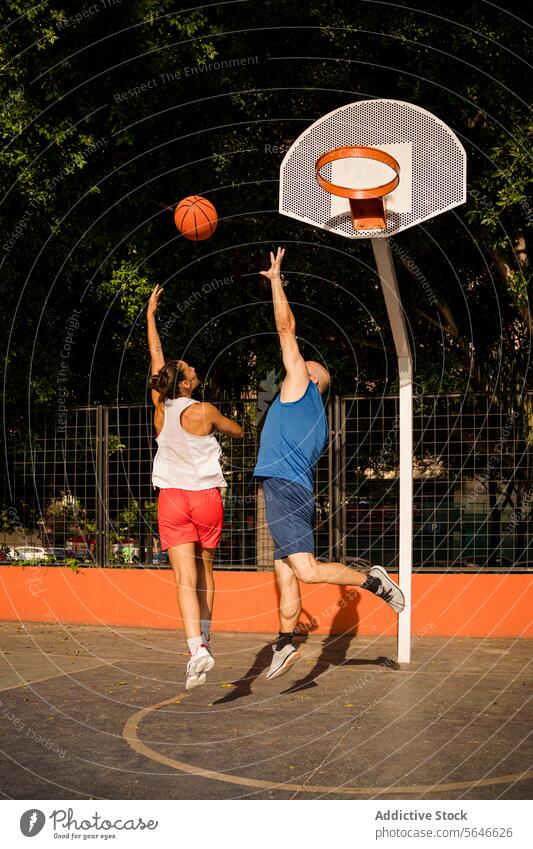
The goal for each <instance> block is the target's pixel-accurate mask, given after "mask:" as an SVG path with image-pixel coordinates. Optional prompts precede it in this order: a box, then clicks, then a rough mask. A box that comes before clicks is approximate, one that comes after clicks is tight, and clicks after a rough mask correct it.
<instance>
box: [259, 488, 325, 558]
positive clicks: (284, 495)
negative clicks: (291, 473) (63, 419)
mask: <svg viewBox="0 0 533 849" xmlns="http://www.w3.org/2000/svg"><path fill="white" fill-rule="evenodd" d="M263 492H264V494H265V513H266V520H267V524H268V527H269V530H270V533H271V534H272V539H273V540H274V545H275V551H274V557H275V558H276V560H281V558H282V557H287V556H288V555H289V554H298V552H301V551H305V552H307V551H308V552H310V553H311V554H314V553H315V538H314V534H313V525H314V522H315V498H314V495H313V493H312V492H311V491H310V490H309V489H306V488H305V487H304V486H302V485H301V484H299V483H295V482H294V481H287V480H284V479H283V478H265V479H264V480H263Z"/></svg>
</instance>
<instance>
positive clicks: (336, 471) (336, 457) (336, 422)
mask: <svg viewBox="0 0 533 849" xmlns="http://www.w3.org/2000/svg"><path fill="white" fill-rule="evenodd" d="M333 432H334V439H335V442H334V449H333V558H334V559H335V560H336V561H338V560H340V558H341V556H342V540H341V512H342V500H341V499H342V496H341V456H340V398H339V396H338V395H335V398H334V401H333Z"/></svg>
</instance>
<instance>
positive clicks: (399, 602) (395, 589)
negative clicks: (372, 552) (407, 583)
mask: <svg viewBox="0 0 533 849" xmlns="http://www.w3.org/2000/svg"><path fill="white" fill-rule="evenodd" d="M363 589H365V590H369V591H370V592H371V593H374V595H377V596H378V598H381V599H383V601H385V602H386V603H387V604H390V606H391V607H392V609H393V610H394V612H395V613H401V612H402V610H403V609H404V607H405V597H404V594H403V592H402V591H401V589H400V587H399V586H398V584H395V583H394V581H393V580H392V578H391V577H390V575H389V573H388V572H387V571H386V569H384V568H383V566H372V568H371V570H370V572H369V573H368V577H367V579H366V581H365V583H364V584H363Z"/></svg>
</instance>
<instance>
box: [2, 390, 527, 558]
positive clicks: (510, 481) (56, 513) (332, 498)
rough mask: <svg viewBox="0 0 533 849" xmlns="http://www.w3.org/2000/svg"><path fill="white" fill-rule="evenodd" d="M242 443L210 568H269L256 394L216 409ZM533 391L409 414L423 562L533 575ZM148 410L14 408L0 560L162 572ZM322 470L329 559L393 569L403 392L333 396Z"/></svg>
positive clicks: (455, 400)
mask: <svg viewBox="0 0 533 849" xmlns="http://www.w3.org/2000/svg"><path fill="white" fill-rule="evenodd" d="M217 406H219V408H220V409H221V410H222V412H223V413H224V414H225V415H230V416H233V417H236V418H237V420H238V421H239V422H240V424H242V426H243V427H244V430H245V438H244V439H243V440H242V441H240V440H231V439H230V438H229V437H226V436H224V435H221V436H220V437H219V439H220V443H221V446H222V452H223V460H222V464H223V470H224V474H225V477H226V480H227V482H228V487H227V489H226V490H225V492H224V496H223V497H224V528H223V534H222V540H221V544H220V547H219V549H218V551H217V555H216V566H217V568H231V569H235V568H239V569H255V568H270V567H271V566H272V551H273V546H272V542H271V540H270V536H269V534H268V530H267V528H266V525H265V520H264V508H263V503H262V493H261V488H260V487H258V486H257V484H255V483H254V482H253V480H252V471H253V467H254V464H255V458H256V455H257V427H256V422H257V415H258V405H257V401H256V400H254V399H252V400H242V401H238V402H221V403H220V404H218V405H217ZM532 408H533V395H529V396H528V397H527V398H526V402H525V404H524V407H523V409H522V410H520V411H512V410H511V411H508V410H503V409H501V408H500V407H498V406H497V405H496V402H495V401H494V398H491V397H490V396H485V395H472V396H469V397H467V398H465V397H464V396H460V395H438V396H427V395H424V396H421V397H417V398H416V400H415V415H414V445H415V447H414V458H413V477H414V517H413V518H414V538H413V549H414V551H413V554H414V566H415V568H417V569H425V570H428V569H439V570H441V569H450V568H451V569H460V570H467V569H489V570H490V569H506V570H507V569H510V568H513V569H527V568H533V534H532V530H533V463H532V448H533V427H532V418H531V416H532V413H531V410H532ZM152 417H153V411H152V408H151V407H149V406H113V407H102V406H99V407H90V408H83V407H80V408H73V409H69V410H67V411H66V412H62V413H61V414H60V415H58V414H56V413H55V412H53V411H49V412H47V411H32V412H31V413H30V414H29V415H28V414H24V413H23V412H22V411H9V412H7V413H6V416H5V420H4V428H3V431H4V456H5V466H4V477H3V493H2V505H1V522H2V527H1V537H0V539H1V540H2V545H1V552H2V554H1V555H0V556H1V557H3V558H4V560H5V562H6V563H8V562H16V561H21V560H22V561H24V560H37V559H39V560H41V561H43V562H44V561H49V562H59V563H61V562H67V563H69V564H70V565H73V566H82V565H83V566H91V565H94V564H100V565H106V566H107V565H108V566H131V565H135V564H139V565H147V566H160V567H166V566H167V557H166V554H164V553H162V552H161V549H160V545H159V536H158V530H157V491H156V490H154V488H153V487H152V484H151V468H152V461H153V457H154V454H155V451H156V443H155V434H154V429H153V421H152ZM328 419H329V425H330V439H329V443H328V447H327V450H326V451H325V452H324V454H323V456H322V458H321V459H320V462H319V464H318V467H317V472H316V505H317V515H316V528H315V535H316V544H317V554H318V556H319V558H321V559H342V558H343V557H345V556H355V555H357V556H360V557H364V558H367V559H369V560H371V561H372V562H376V563H382V564H383V565H385V566H396V565H397V556H398V517H399V504H398V490H399V477H398V437H399V420H398V398H397V397H396V396H385V397H383V396H381V397H374V396H365V397H362V396H361V397H351V398H347V397H343V398H340V397H336V398H334V399H332V401H331V403H330V404H329V405H328Z"/></svg>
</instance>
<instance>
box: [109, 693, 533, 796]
mask: <svg viewBox="0 0 533 849" xmlns="http://www.w3.org/2000/svg"><path fill="white" fill-rule="evenodd" d="M187 695H188V694H187V693H178V695H177V696H173V697H172V698H171V699H166V700H165V701H163V702H158V703H157V704H154V705H149V706H148V707H145V708H142V709H141V710H139V711H137V713H134V714H133V715H132V716H130V718H129V719H128V721H127V722H126V724H125V726H124V729H123V731H122V736H123V737H124V739H125V741H126V742H127V743H128V745H129V746H130V747H131V748H132V749H133V750H134V751H135V752H137V753H138V754H140V755H143V756H144V757H146V758H148V759H149V760H151V761H155V762H156V763H159V764H162V765H164V766H169V767H171V768H172V769H175V770H178V771H179V772H185V773H188V774H189V775H196V776H198V777H199V778H207V779H210V780H211V781H222V782H225V783H226V784H236V785H239V786H245V787H256V788H258V789H261V790H278V791H281V792H290V793H294V792H298V793H338V794H339V795H341V796H376V795H379V794H382V793H387V792H392V793H395V794H398V795H403V794H418V793H442V792H444V791H453V790H468V789H470V788H471V787H473V786H475V787H476V788H477V787H490V786H493V785H496V784H510V783H513V782H517V781H527V780H529V779H532V778H533V770H527V771H524V772H522V773H520V772H515V773H510V774H507V775H498V776H494V777H493V778H477V779H476V778H473V779H471V780H469V781H451V782H447V783H446V784H427V785H426V784H412V785H405V786H398V785H391V786H388V787H351V786H343V787H341V788H336V787H330V786H328V785H322V784H284V783H279V782H276V781H268V780H263V779H259V778H246V777H244V776H242V777H240V776H237V775H232V774H231V773H227V772H217V771H216V770H212V769H205V768H204V767H201V766H195V765H194V764H190V763H185V761H178V760H176V759H175V758H169V757H168V756H167V755H163V754H161V753H160V752H157V751H156V750H155V749H151V748H150V747H149V746H147V745H146V744H145V743H143V742H142V740H141V739H140V738H139V735H138V731H139V726H140V724H141V722H142V721H143V719H145V717H147V716H148V715H149V714H151V713H153V712H154V711H156V710H159V709H160V708H163V707H167V706H168V705H172V704H176V703H177V702H178V701H181V700H182V699H184V698H187Z"/></svg>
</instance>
